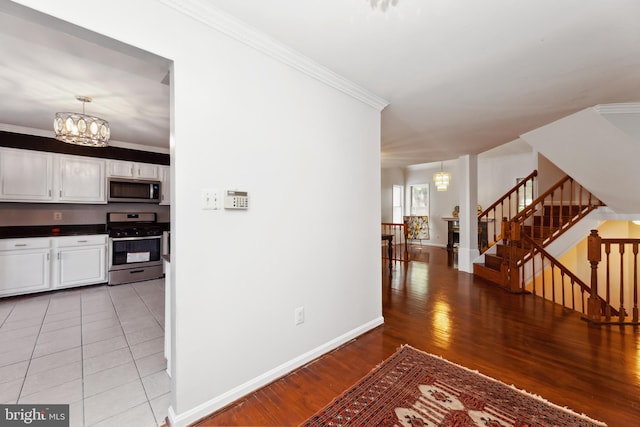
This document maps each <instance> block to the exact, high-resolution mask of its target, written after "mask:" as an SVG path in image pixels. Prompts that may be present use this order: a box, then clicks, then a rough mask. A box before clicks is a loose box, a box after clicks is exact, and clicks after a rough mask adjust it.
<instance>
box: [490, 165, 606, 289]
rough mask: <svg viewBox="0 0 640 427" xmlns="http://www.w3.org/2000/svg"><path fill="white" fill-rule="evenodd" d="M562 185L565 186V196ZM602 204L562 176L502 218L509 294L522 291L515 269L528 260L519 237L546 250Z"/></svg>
mask: <svg viewBox="0 0 640 427" xmlns="http://www.w3.org/2000/svg"><path fill="white" fill-rule="evenodd" d="M567 183H568V185H567ZM565 186H568V187H569V192H568V197H567V195H566V194H565ZM585 194H586V196H587V197H586V203H585V202H584V195H585ZM602 205H603V203H602V202H601V201H600V200H598V199H597V198H595V197H594V196H593V195H592V194H591V192H589V190H587V189H585V188H584V187H582V186H581V185H580V184H577V183H574V181H573V179H572V178H571V177H569V176H568V175H565V176H564V177H563V178H562V179H560V180H559V181H558V182H557V183H556V184H554V185H553V186H552V187H551V188H549V189H548V190H547V191H545V192H544V193H543V194H541V195H540V196H539V197H538V198H536V199H535V200H534V201H533V202H532V203H531V204H529V205H528V206H527V207H526V208H525V209H523V210H522V211H521V212H519V213H518V214H517V215H515V216H514V217H513V218H512V219H510V220H509V219H508V218H505V219H504V220H503V223H502V231H501V235H502V238H503V242H504V245H505V246H506V253H507V254H508V256H507V257H505V258H503V260H504V261H503V266H502V282H503V283H502V284H503V286H505V287H507V288H508V289H509V290H510V291H512V292H524V291H525V290H524V289H523V288H522V283H521V282H520V281H519V280H518V274H519V273H520V271H519V269H520V268H521V266H522V265H523V263H524V262H526V261H527V260H528V259H529V252H528V251H526V249H525V248H524V247H523V243H522V242H521V239H522V236H528V237H530V238H531V239H532V240H536V241H537V243H539V245H540V246H541V247H546V246H547V245H548V244H549V243H551V242H552V241H554V240H555V239H557V238H558V237H560V236H561V235H562V234H563V233H564V232H566V231H567V230H568V229H569V228H571V226H573V224H575V223H576V222H578V221H579V220H580V219H582V218H583V217H584V216H586V215H587V214H588V213H590V212H591V211H592V210H594V209H595V208H597V207H598V206H602Z"/></svg>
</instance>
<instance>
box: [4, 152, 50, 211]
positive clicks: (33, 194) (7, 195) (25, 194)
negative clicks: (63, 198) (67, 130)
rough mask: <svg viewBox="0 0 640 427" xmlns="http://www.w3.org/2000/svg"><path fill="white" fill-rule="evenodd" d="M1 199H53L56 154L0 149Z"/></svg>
mask: <svg viewBox="0 0 640 427" xmlns="http://www.w3.org/2000/svg"><path fill="white" fill-rule="evenodd" d="M0 200H2V201H10V202H23V201H41V202H50V201H52V200H53V155H52V154H51V153H43V152H39V151H29V150H17V149H13V148H0Z"/></svg>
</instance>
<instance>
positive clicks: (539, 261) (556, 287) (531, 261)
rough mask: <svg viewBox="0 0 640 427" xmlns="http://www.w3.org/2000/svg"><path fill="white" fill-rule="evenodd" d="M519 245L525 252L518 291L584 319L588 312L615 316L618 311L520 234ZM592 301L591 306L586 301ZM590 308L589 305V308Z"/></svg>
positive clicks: (532, 241) (533, 242) (533, 241)
mask: <svg viewBox="0 0 640 427" xmlns="http://www.w3.org/2000/svg"><path fill="white" fill-rule="evenodd" d="M521 237H522V241H523V243H524V246H527V247H528V248H529V249H528V253H529V254H528V256H527V258H528V261H527V262H526V263H522V268H520V269H519V272H520V273H519V278H520V283H521V285H520V286H521V288H522V289H526V290H527V291H529V292H531V293H532V294H533V295H536V296H540V297H542V298H544V299H547V300H550V301H552V302H553V303H555V304H560V305H562V306H563V307H566V308H570V309H572V310H574V311H579V312H581V313H582V314H583V315H585V316H587V315H588V313H589V310H590V309H592V310H595V311H596V312H597V313H598V315H600V316H604V315H605V314H606V313H610V314H613V315H614V316H615V315H618V310H616V309H615V308H613V307H612V306H611V304H610V303H609V302H608V301H607V300H605V299H604V298H602V297H600V296H599V295H598V294H597V293H594V292H593V291H592V289H593V288H592V287H591V286H589V285H588V284H586V283H585V282H584V281H583V280H582V279H580V278H579V277H578V276H576V275H575V274H574V273H573V272H572V271H571V270H569V269H568V268H567V267H565V266H564V265H563V264H562V263H561V262H560V261H558V260H557V259H556V258H555V257H553V256H552V255H551V254H550V253H549V252H547V251H546V250H545V249H544V248H543V247H542V246H541V245H540V244H539V243H538V242H537V241H535V240H534V239H532V238H531V237H529V236H527V235H526V234H523V235H522V236H521ZM591 298H595V300H596V301H595V303H591V302H590V299H591ZM590 304H593V307H592V308H591V306H590Z"/></svg>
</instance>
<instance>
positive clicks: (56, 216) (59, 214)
mask: <svg viewBox="0 0 640 427" xmlns="http://www.w3.org/2000/svg"><path fill="white" fill-rule="evenodd" d="M53 219H54V221H62V212H54V213H53Z"/></svg>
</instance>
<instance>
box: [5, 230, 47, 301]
mask: <svg viewBox="0 0 640 427" xmlns="http://www.w3.org/2000/svg"><path fill="white" fill-rule="evenodd" d="M50 266H51V261H50V249H49V239H2V240H0V295H1V296H6V295H18V294H25V293H30V292H36V291H43V290H46V289H48V288H49V287H50Z"/></svg>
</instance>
